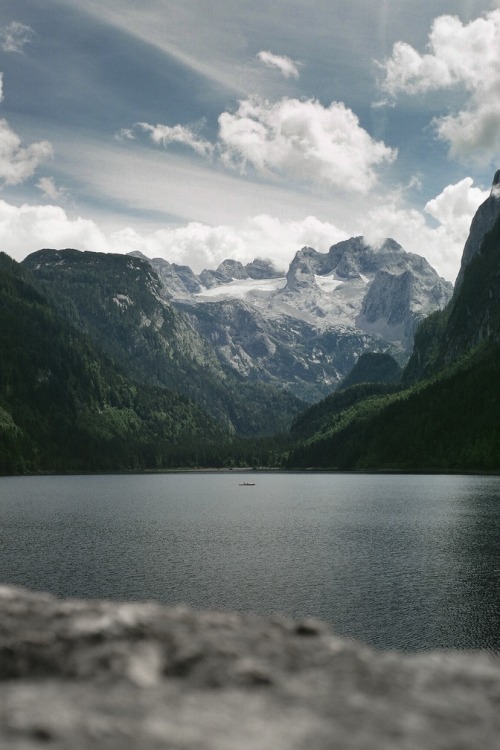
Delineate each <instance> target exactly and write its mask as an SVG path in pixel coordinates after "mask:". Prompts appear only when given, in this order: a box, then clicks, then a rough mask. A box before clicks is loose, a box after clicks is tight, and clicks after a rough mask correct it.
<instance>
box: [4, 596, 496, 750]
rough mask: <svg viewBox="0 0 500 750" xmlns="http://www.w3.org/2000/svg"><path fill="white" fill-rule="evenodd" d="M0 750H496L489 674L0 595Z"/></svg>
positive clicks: (282, 632)
mask: <svg viewBox="0 0 500 750" xmlns="http://www.w3.org/2000/svg"><path fill="white" fill-rule="evenodd" d="M0 676H1V680H0V748H2V750H3V748H8V749H9V750H32V749H34V748H41V747H45V748H46V747H50V748H72V750H80V749H81V748H106V749H108V748H110V749H111V748H112V749H113V750H115V749H116V750H118V748H120V750H124V749H127V750H128V749H129V748H141V750H150V749H153V748H155V749H156V748H175V749H179V750H180V749H181V748H182V750H191V749H193V750H194V749H196V750H198V749H201V748H203V749H207V750H226V749H227V750H229V748H231V749H237V750H262V749H264V750H266V749H267V748H269V749H272V750H299V749H300V750H302V749H305V748H307V750H323V749H325V750H326V748H341V749H342V748H346V749H350V748H353V749H355V748H366V749H367V750H368V748H370V750H377V749H378V748H380V749H382V748H383V749H384V750H391V749H393V748H394V750H395V749H396V748H397V749H398V750H424V749H426V748H429V749H430V748H432V749H434V748H435V749H436V750H441V749H444V748H450V750H451V749H453V750H461V749H463V750H465V749H466V748H467V749H469V748H470V749H471V750H472V748H488V749H489V750H494V749H495V748H500V661H499V660H498V658H496V657H494V656H491V655H487V654H465V653H428V654H418V655H401V654H395V653H377V652H374V651H372V650H370V649H368V648H366V647H363V646H361V645H359V644H356V643H353V642H350V641H347V640H344V639H340V638H336V637H334V636H333V635H332V634H331V633H330V632H329V630H328V629H327V628H326V627H325V626H324V625H322V624H320V623H316V622H311V621H304V622H302V623H294V622H292V621H290V620H286V619H280V618H276V619H274V620H263V619H260V618H257V617H240V616H237V615H234V614H223V613H213V612H212V613H206V612H195V611H193V610H190V609H186V608H174V609H164V608H162V607H160V606H158V605H155V604H151V603H145V604H131V603H127V604H116V603H112V602H81V601H76V600H75V601H72V600H67V601H59V600H57V599H55V598H53V597H51V596H49V595H45V594H33V593H30V592H27V591H24V590H21V589H14V588H10V587H3V588H1V589H0Z"/></svg>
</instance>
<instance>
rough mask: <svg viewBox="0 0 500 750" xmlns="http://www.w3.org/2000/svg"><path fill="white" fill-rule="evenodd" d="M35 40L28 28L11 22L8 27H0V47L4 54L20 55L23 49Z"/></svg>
mask: <svg viewBox="0 0 500 750" xmlns="http://www.w3.org/2000/svg"><path fill="white" fill-rule="evenodd" d="M35 38H36V34H35V32H34V31H33V29H32V28H31V27H30V26H25V24H23V23H20V22H19V21H12V23H9V25H8V26H0V47H1V48H2V50H3V51H4V52H18V53H22V52H23V51H24V47H25V46H26V45H27V44H29V43H30V42H32V41H33V40H34V39H35Z"/></svg>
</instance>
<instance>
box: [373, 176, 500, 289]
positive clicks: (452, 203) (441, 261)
mask: <svg viewBox="0 0 500 750" xmlns="http://www.w3.org/2000/svg"><path fill="white" fill-rule="evenodd" d="M472 185H473V181H472V179H471V178H470V177H466V178H465V179H464V180H461V181H460V182H458V183H456V184H455V185H448V186H447V187H446V188H445V189H444V190H443V191H442V192H441V193H440V194H439V195H438V196H437V197H436V198H433V199H432V200H430V201H429V202H428V203H427V204H426V206H425V208H424V212H423V213H422V212H421V211H418V210H416V209H407V208H401V206H400V205H399V204H398V201H397V199H393V200H389V201H388V202H387V203H386V204H385V205H384V206H383V207H377V208H375V209H373V210H372V211H370V212H368V214H367V215H366V216H365V217H364V219H363V222H362V224H363V234H364V237H365V239H366V241H367V242H368V243H370V244H372V245H374V246H378V245H380V243H381V242H383V240H384V239H385V238H386V237H393V238H394V239H395V240H396V241H397V242H399V243H400V244H401V245H402V246H403V247H404V248H405V250H408V251H410V252H414V253H417V254H418V255H423V256H424V257H425V258H427V260H428V261H429V263H430V264H431V265H432V266H434V268H435V269H436V270H437V271H438V273H439V274H441V275H442V276H444V277H445V278H446V279H449V280H450V281H454V280H455V277H456V275H457V273H458V270H459V267H460V261H461V258H462V252H463V248H464V244H465V241H466V239H467V236H468V234H469V229H470V224H471V221H472V218H473V216H474V214H475V212H476V211H477V209H478V207H479V206H480V204H481V203H482V202H483V201H485V200H486V198H487V197H488V195H489V192H486V191H484V190H481V189H480V188H477V187H473V186H472ZM426 215H427V216H429V217H432V218H433V219H434V220H435V221H436V222H437V226H430V225H429V223H428V222H427V221H426Z"/></svg>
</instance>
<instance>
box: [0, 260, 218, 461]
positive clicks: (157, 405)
mask: <svg viewBox="0 0 500 750" xmlns="http://www.w3.org/2000/svg"><path fill="white" fill-rule="evenodd" d="M222 438H223V433H222V431H221V430H220V429H219V428H218V427H217V426H216V425H215V423H214V422H213V421H212V420H211V418H210V417H208V415H207V414H206V413H205V412H203V411H202V410H201V409H200V408H199V407H197V406H196V405H195V404H194V403H192V402H190V401H189V400H188V399H186V398H184V397H182V396H179V395H178V394H177V393H174V392H172V391H167V390H166V389H160V388H153V387H142V388H138V387H137V385H136V384H135V383H133V382H132V381H131V380H129V379H128V378H127V377H126V376H125V375H124V374H123V373H122V372H120V371H119V370H118V369H117V368H116V366H115V365H114V364H113V363H112V362H111V360H110V359H108V358H107V357H105V356H104V355H102V354H101V353H100V352H99V351H98V350H96V348H95V346H94V345H93V344H92V343H91V341H90V340H89V338H88V337H87V336H86V335H84V334H82V333H80V332H79V331H78V330H76V329H75V328H74V327H73V326H71V325H70V324H68V323H67V322H65V321H64V320H62V319H61V318H60V317H59V316H58V314H57V313H56V312H55V310H54V309H53V308H52V307H51V306H50V304H49V302H48V301H47V300H46V299H45V298H44V296H43V295H42V294H40V293H39V292H38V291H37V290H35V289H34V288H33V286H32V285H31V284H30V283H29V274H26V273H25V272H24V271H23V270H22V269H21V267H20V266H19V265H18V264H16V263H15V262H14V261H12V260H11V259H10V258H8V257H7V256H6V255H4V254H3V253H2V254H0V473H17V472H22V471H44V470H45V471H61V470H78V471H80V470H116V469H125V468H126V469H133V468H157V467H168V466H173V465H174V466H175V465H180V464H182V463H183V461H185V459H186V454H187V452H188V451H189V456H190V459H194V458H195V456H196V455H197V453H198V454H200V455H201V454H202V453H203V451H204V450H205V445H206V443H207V441H209V440H211V441H214V440H215V441H216V440H219V441H220V440H221V439H222ZM198 448H199V451H198Z"/></svg>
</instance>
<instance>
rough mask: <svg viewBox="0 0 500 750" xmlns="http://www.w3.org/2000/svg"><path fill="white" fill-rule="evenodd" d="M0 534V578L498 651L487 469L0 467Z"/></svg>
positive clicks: (492, 483)
mask: <svg viewBox="0 0 500 750" xmlns="http://www.w3.org/2000/svg"><path fill="white" fill-rule="evenodd" d="M245 481H247V482H255V486H249V487H241V486H240V483H241V482H245ZM0 545H1V546H0V581H1V582H3V583H13V584H19V585H24V586H28V587H30V588H33V589H37V590H46V591H51V592H53V593H55V594H58V595H61V596H71V597H85V598H89V597H92V598H93V597H107V598H113V599H155V600H157V601H160V602H163V603H165V604H176V603H179V602H184V603H187V604H191V605H194V606H196V607H202V608H211V609H212V608H216V609H231V610H236V611H238V612H257V613H260V614H263V615H271V614H273V613H277V612H278V613H281V614H285V615H289V616H292V617H294V618H303V617H306V616H313V617H317V618H321V619H323V620H326V621H328V622H329V623H330V624H331V625H332V627H333V628H334V629H335V631H336V632H337V633H339V634H342V635H347V636H352V637H355V638H359V639H361V640H363V641H364V642H366V643H369V644H371V645H374V646H376V647H379V648H383V649H392V648H398V649H405V650H420V649H427V648H447V647H453V648H460V649H476V648H481V649H488V650H491V651H497V652H498V651H500V478H499V477H478V476H434V475H433V476H414V475H368V474H358V475H355V474H328V473H325V474H311V473H297V474H296V473H290V474H288V473H283V474H281V473H259V472H251V473H248V474H241V473H236V472H227V473H223V472H213V473H191V474H154V475H110V476H70V477H67V476H55V477H52V476H51V477H3V478H0Z"/></svg>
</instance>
